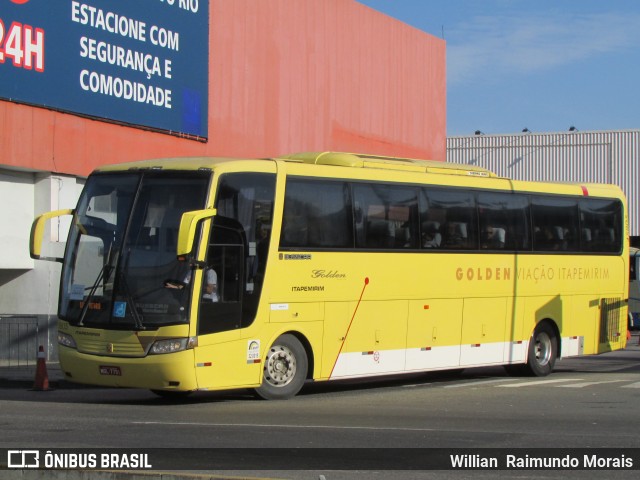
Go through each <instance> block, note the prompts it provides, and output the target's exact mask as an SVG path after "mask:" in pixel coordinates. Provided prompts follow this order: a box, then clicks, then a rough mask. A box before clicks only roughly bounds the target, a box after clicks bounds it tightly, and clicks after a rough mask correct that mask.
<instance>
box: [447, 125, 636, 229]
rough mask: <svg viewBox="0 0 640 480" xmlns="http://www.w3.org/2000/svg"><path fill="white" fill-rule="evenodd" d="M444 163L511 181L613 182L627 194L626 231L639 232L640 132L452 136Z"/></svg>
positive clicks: (448, 139)
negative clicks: (482, 170)
mask: <svg viewBox="0 0 640 480" xmlns="http://www.w3.org/2000/svg"><path fill="white" fill-rule="evenodd" d="M447 161H449V162H453V163H467V164H472V165H478V166H481V167H485V168H488V169H489V170H492V171H494V172H495V173H497V174H498V175H501V176H504V177H508V178H512V179H514V180H534V181H550V182H579V183H613V184H616V185H618V186H620V187H621V188H622V190H623V191H624V193H625V195H626V196H627V202H628V206H629V230H630V234H631V236H632V237H638V236H640V193H639V190H640V188H639V187H640V130H622V131H600V132H578V131H576V132H558V133H539V134H537V133H526V134H514V135H472V136H455V137H449V138H447Z"/></svg>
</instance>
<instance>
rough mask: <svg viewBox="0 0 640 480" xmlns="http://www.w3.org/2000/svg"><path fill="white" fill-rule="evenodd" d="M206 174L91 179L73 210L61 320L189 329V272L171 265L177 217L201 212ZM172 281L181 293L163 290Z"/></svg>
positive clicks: (107, 325)
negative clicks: (181, 325)
mask: <svg viewBox="0 0 640 480" xmlns="http://www.w3.org/2000/svg"><path fill="white" fill-rule="evenodd" d="M209 181H210V173H208V172H193V173H176V172H156V171H143V172H133V173H131V172H127V173H120V174H96V175H93V176H91V177H89V179H88V180H87V184H86V186H85V188H84V190H83V193H82V195H81V197H80V200H79V202H78V208H77V209H76V215H75V217H74V222H73V225H72V227H71V231H70V235H69V241H68V244H67V251H66V252H65V261H64V266H63V272H62V276H61V281H62V285H61V287H62V288H61V294H60V306H59V316H60V318H62V319H64V320H67V321H69V322H70V323H72V324H77V325H85V326H95V327H99V328H126V329H134V330H142V329H146V328H157V327H158V326H161V325H168V324H177V323H183V322H187V319H188V316H187V314H188V312H187V311H186V310H187V305H188V296H189V288H186V287H188V279H189V278H190V275H189V273H190V272H189V267H188V264H186V262H180V261H178V260H177V257H176V243H177V237H178V228H179V225H180V219H181V217H182V214H183V213H184V212H186V211H190V210H197V209H201V208H204V206H205V202H206V197H207V189H208V186H209ZM169 279H177V280H178V281H179V282H183V283H184V286H185V288H181V289H174V288H167V286H166V284H165V282H166V280H169Z"/></svg>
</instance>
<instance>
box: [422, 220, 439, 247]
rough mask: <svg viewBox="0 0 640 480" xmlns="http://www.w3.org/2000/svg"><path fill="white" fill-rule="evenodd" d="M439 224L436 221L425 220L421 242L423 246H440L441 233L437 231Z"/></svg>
mask: <svg viewBox="0 0 640 480" xmlns="http://www.w3.org/2000/svg"><path fill="white" fill-rule="evenodd" d="M439 226H440V224H439V223H437V222H426V225H425V226H424V241H423V242H422V246H423V247H424V248H440V244H441V243H442V235H440V232H439V231H438V227H439Z"/></svg>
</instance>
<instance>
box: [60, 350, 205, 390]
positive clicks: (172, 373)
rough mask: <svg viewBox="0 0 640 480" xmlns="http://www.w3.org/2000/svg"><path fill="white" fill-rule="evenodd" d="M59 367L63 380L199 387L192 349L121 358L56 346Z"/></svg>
mask: <svg viewBox="0 0 640 480" xmlns="http://www.w3.org/2000/svg"><path fill="white" fill-rule="evenodd" d="M58 347H59V348H58V356H59V358H60V368H61V370H62V372H63V373H64V376H65V379H66V380H69V381H71V382H75V383H83V384H88V385H100V386H104V387H131V388H148V389H151V390H167V391H191V390H196V389H197V388H198V386H197V383H196V377H195V369H194V363H193V362H194V356H193V350H184V351H182V352H176V353H167V354H163V355H147V356H146V357H144V358H124V357H112V356H101V355H88V354H85V353H80V352H78V351H77V350H76V349H73V348H69V347H65V346H62V345H58Z"/></svg>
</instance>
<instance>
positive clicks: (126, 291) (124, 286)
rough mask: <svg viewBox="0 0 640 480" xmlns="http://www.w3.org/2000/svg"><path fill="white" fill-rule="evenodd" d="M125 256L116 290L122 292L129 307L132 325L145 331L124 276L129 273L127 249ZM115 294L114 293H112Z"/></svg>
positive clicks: (128, 251)
mask: <svg viewBox="0 0 640 480" xmlns="http://www.w3.org/2000/svg"><path fill="white" fill-rule="evenodd" d="M126 255H127V256H126V257H125V260H124V266H123V268H122V269H120V275H119V276H118V280H119V281H118V290H119V291H122V292H124V297H125V298H126V299H127V303H128V304H129V305H131V316H132V317H133V323H134V325H135V328H136V330H145V326H144V322H143V319H142V315H140V313H139V312H138V309H137V308H136V302H135V299H134V297H133V295H132V294H131V289H129V283H128V282H127V278H126V274H127V272H128V271H129V258H130V257H131V249H130V248H129V249H127V254H126ZM114 293H115V292H114Z"/></svg>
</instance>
